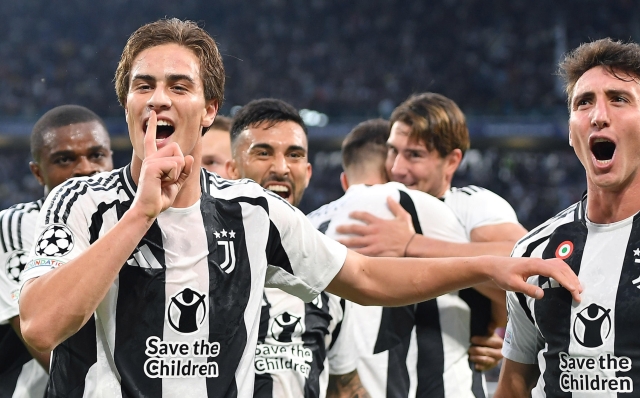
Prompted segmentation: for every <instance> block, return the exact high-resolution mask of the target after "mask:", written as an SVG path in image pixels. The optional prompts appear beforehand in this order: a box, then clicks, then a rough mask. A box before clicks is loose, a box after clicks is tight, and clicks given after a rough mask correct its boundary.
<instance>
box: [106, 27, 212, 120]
mask: <svg viewBox="0 0 640 398" xmlns="http://www.w3.org/2000/svg"><path fill="white" fill-rule="evenodd" d="M172 43H175V44H179V45H181V46H184V47H186V48H188V49H189V50H191V51H193V53H194V54H195V55H196V56H197V57H198V59H199V60H200V77H201V79H202V84H203V86H204V98H205V99H206V100H207V101H208V100H212V99H215V100H217V101H218V105H222V101H223V99H224V80H225V76H224V66H223V65H222V57H221V56H220V52H219V51H218V46H216V42H215V40H213V38H211V36H210V35H209V34H208V33H207V32H206V31H205V30H204V29H202V28H200V27H199V26H198V25H197V24H196V23H195V22H192V21H182V20H179V19H177V18H171V19H160V20H158V21H156V22H151V23H148V24H146V25H143V26H141V27H140V28H138V30H136V31H135V32H133V34H132V35H131V36H130V37H129V40H127V44H126V45H125V46H124V50H122V56H121V57H120V62H119V63H118V68H117V69H116V75H115V78H114V80H115V86H116V94H117V95H118V101H119V102H120V105H122V106H123V107H124V106H125V104H126V100H127V93H128V92H129V83H130V82H129V80H130V79H131V76H130V75H131V65H132V64H133V60H134V59H135V58H136V57H137V56H138V54H140V53H141V52H142V51H144V50H146V49H148V48H151V47H156V46H159V45H162V44H172ZM204 130H205V131H206V130H207V127H205V128H204Z"/></svg>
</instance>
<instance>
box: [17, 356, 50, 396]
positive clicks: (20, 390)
mask: <svg viewBox="0 0 640 398" xmlns="http://www.w3.org/2000/svg"><path fill="white" fill-rule="evenodd" d="M48 378H49V377H48V376H47V372H45V371H44V369H43V368H42V366H40V364H39V363H38V362H37V361H36V360H35V359H32V360H30V361H29V362H27V363H25V364H24V365H22V371H21V372H20V375H19V376H18V380H17V382H16V389H15V390H14V391H13V395H11V398H41V397H43V396H44V392H45V390H46V388H47V379H48Z"/></svg>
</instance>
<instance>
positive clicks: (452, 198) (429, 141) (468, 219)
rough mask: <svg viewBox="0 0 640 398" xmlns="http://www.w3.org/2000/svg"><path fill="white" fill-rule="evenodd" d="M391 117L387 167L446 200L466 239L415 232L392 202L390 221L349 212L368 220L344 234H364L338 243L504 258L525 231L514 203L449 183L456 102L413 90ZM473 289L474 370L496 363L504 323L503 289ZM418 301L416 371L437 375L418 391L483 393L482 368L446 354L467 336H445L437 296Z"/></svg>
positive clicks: (369, 250) (461, 128) (467, 293)
mask: <svg viewBox="0 0 640 398" xmlns="http://www.w3.org/2000/svg"><path fill="white" fill-rule="evenodd" d="M390 123H391V133H390V136H389V140H388V141H387V146H388V152H387V160H386V168H387V171H388V173H389V176H390V177H391V180H392V181H397V182H401V183H403V184H404V185H406V186H407V187H409V188H412V189H417V190H420V191H423V192H425V193H428V194H431V195H432V196H435V197H436V198H440V199H441V200H442V201H444V203H445V204H446V205H447V206H449V208H451V210H453V212H454V214H456V216H457V217H458V219H459V220H460V222H461V223H462V225H463V227H464V228H465V231H466V235H467V242H466V243H460V242H452V241H449V242H446V241H443V240H441V239H437V238H433V237H429V236H425V235H420V234H418V235H415V230H414V228H412V227H411V224H410V220H411V218H410V216H409V215H408V214H407V212H406V211H404V210H403V209H402V208H401V207H400V206H399V205H398V204H397V203H395V202H392V203H390V206H391V208H392V211H394V214H396V215H397V218H395V219H394V220H383V219H381V218H379V217H375V216H374V215H372V214H369V213H367V212H355V213H354V214H352V216H353V217H355V218H357V219H359V220H362V221H364V222H365V223H367V224H368V225H351V226H349V225H346V226H341V227H340V228H339V229H338V231H339V232H341V233H344V234H362V235H363V236H355V237H351V238H345V239H341V240H340V241H341V242H342V243H344V244H346V245H347V246H349V247H356V248H358V249H357V250H358V251H359V252H361V253H364V254H368V255H394V256H403V255H406V256H416V257H440V256H456V255H459V256H477V255H484V254H494V255H502V256H508V255H509V253H510V251H511V248H512V247H513V245H514V244H515V242H516V241H517V240H518V239H519V238H521V237H522V236H523V235H524V234H525V233H526V231H525V229H524V228H523V227H522V226H521V225H520V224H519V223H518V220H517V218H516V215H515V212H514V211H513V208H512V207H511V206H510V205H509V204H508V203H507V202H506V201H505V200H504V199H502V198H501V197H499V196H498V195H496V194H494V193H493V192H491V191H489V190H486V189H483V188H480V187H476V186H469V187H465V188H459V189H458V188H451V180H452V178H453V173H454V172H455V171H456V169H457V168H458V166H459V164H460V161H461V160H462V157H463V155H464V152H465V151H466V150H467V149H468V148H469V131H468V128H467V125H466V121H465V117H464V114H463V113H462V111H461V110H460V108H458V106H457V105H456V104H455V102H453V101H452V100H450V99H449V98H446V97H445V96H443V95H440V94H435V93H423V94H418V95H413V96H411V97H410V98H409V99H407V100H406V101H405V102H403V103H402V104H400V105H399V106H398V107H397V108H396V109H395V110H394V112H393V113H392V115H391V120H390ZM407 221H409V222H407ZM476 289H477V291H475V290H464V291H462V292H460V296H461V297H462V298H464V299H465V301H467V302H468V304H469V308H468V309H467V311H471V322H472V327H471V336H473V337H472V338H471V342H472V344H473V345H472V346H471V348H470V349H469V359H470V360H471V361H472V362H476V365H475V368H476V369H486V368H489V367H492V366H495V365H497V363H498V361H499V360H500V359H501V357H502V355H501V353H500V349H501V347H502V338H500V337H499V336H498V335H497V334H495V333H494V329H495V327H496V326H500V325H504V323H506V309H505V298H504V292H501V291H499V290H497V289H494V288H492V287H491V286H487V285H484V286H476ZM478 292H480V293H482V295H481V294H480V293H478ZM483 295H484V296H483ZM419 307H420V308H419V311H418V314H419V315H418V316H419V317H420V318H424V319H425V320H429V323H428V326H427V327H423V328H421V329H420V330H417V333H418V342H421V341H424V342H428V344H427V343H423V344H420V343H419V347H420V349H419V355H420V359H419V363H420V365H419V366H421V367H422V369H425V370H423V371H421V372H420V374H422V375H426V374H428V375H432V374H434V373H436V372H437V373H439V374H441V375H442V377H438V378H434V377H429V378H428V379H427V378H419V379H418V390H417V394H418V396H420V394H422V393H427V394H428V395H429V396H433V397H449V396H455V397H458V396H462V395H460V394H453V395H451V394H450V393H449V391H452V388H453V386H456V387H458V386H460V385H461V384H464V385H470V386H472V387H471V388H470V389H469V391H468V392H467V396H475V397H484V396H485V394H486V392H485V391H484V380H483V375H482V374H481V373H479V372H475V373H472V374H469V373H466V374H462V375H461V374H460V373H459V372H458V371H456V368H455V367H452V366H451V365H452V363H451V362H450V361H448V360H447V359H446V357H445V356H446V353H447V352H448V350H449V349H450V348H449V347H450V346H451V345H453V346H456V347H466V346H468V341H469V338H470V336H467V337H466V338H465V339H449V338H447V334H449V333H453V334H454V335H455V336H458V337H460V336H461V334H460V332H458V331H453V330H451V329H450V328H452V327H453V328H455V327H458V326H457V325H456V324H455V323H454V322H452V321H451V320H448V319H449V318H450V313H449V312H447V311H446V309H445V308H440V305H439V304H438V303H437V302H430V303H424V304H420V305H419ZM435 319H438V321H434V320H435ZM416 322H420V321H419V320H416ZM425 322H426V321H425ZM425 377H426V376H425ZM470 377H473V381H471V379H470ZM380 378H382V375H381V376H380ZM461 380H464V383H461ZM365 387H367V385H366V383H365ZM472 393H473V394H472ZM390 396H392V395H390Z"/></svg>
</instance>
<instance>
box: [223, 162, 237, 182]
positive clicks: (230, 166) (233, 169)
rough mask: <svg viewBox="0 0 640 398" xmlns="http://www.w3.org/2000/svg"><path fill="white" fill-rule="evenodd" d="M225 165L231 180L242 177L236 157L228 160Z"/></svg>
mask: <svg viewBox="0 0 640 398" xmlns="http://www.w3.org/2000/svg"><path fill="white" fill-rule="evenodd" d="M224 166H225V168H226V169H227V175H228V176H229V179H230V180H237V179H239V178H240V171H239V170H238V166H237V163H236V160H235V159H231V160H228V161H227V162H226V163H225V165H224Z"/></svg>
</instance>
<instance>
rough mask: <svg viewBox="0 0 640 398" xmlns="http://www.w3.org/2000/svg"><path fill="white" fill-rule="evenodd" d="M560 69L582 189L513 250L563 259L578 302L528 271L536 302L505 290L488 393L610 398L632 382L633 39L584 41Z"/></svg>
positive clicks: (639, 163)
mask: <svg viewBox="0 0 640 398" xmlns="http://www.w3.org/2000/svg"><path fill="white" fill-rule="evenodd" d="M560 69H561V73H562V75H563V77H564V79H565V84H566V92H567V95H568V104H569V112H570V115H569V144H570V145H571V146H573V149H574V150H575V152H576V155H577V156H578V158H579V159H580V162H581V163H582V165H583V166H584V168H585V170H586V175H587V193H586V195H585V196H584V197H583V198H582V200H581V201H580V202H578V203H576V204H574V205H573V206H570V207H569V208H567V209H566V210H564V211H562V212H561V213H559V214H558V215H556V216H555V217H553V218H552V219H550V220H548V221H547V222H546V223H544V224H542V225H541V226H539V227H537V228H535V229H534V230H533V232H532V233H530V234H529V235H527V236H526V237H525V238H524V239H522V240H521V241H520V242H519V243H518V245H517V246H516V248H515V249H514V251H513V255H514V256H516V257H541V258H554V257H557V258H561V259H563V260H564V261H566V262H567V263H568V264H569V265H570V266H571V268H572V269H573V270H574V271H575V272H576V274H578V277H579V278H580V281H581V282H582V283H583V285H584V286H585V292H584V293H585V294H584V296H583V301H582V302H580V303H576V302H575V301H573V300H572V299H571V297H569V296H566V295H565V294H564V292H563V291H562V290H563V289H558V288H557V287H558V285H557V283H556V281H554V280H553V279H549V278H546V277H542V276H540V277H537V276H536V277H532V278H531V279H530V280H529V281H530V282H531V283H534V284H536V285H538V286H540V287H542V288H543V289H544V290H545V299H544V300H543V301H541V302H533V301H530V300H527V298H526V297H524V296H522V295H519V294H516V293H509V294H508V295H507V298H508V306H509V323H508V325H507V330H506V334H505V340H504V342H505V344H504V348H503V353H504V356H505V362H504V365H503V367H502V372H501V375H500V381H499V385H498V390H497V392H496V397H516V396H517V397H525V396H533V397H566V396H587V395H591V396H593V395H597V396H600V397H603V396H607V397H615V396H622V395H624V394H618V393H630V392H636V393H637V391H638V388H640V368H639V367H640V354H639V353H638V350H637V345H638V344H637V343H638V339H637V335H636V331H637V329H638V328H637V327H636V324H637V323H638V322H637V320H638V315H637V308H638V304H639V300H638V298H639V296H638V293H639V291H638V282H639V281H640V278H639V277H640V268H639V267H638V263H640V234H639V232H638V231H639V230H638V220H637V218H638V217H637V213H638V210H640V202H639V201H638V192H639V190H640V173H639V171H640V157H638V148H640V140H639V137H640V134H639V131H638V128H639V127H640V85H639V80H638V79H640V46H639V45H638V44H636V43H626V44H624V43H621V42H614V41H611V40H610V39H602V40H597V41H594V42H591V43H586V44H583V45H581V46H580V47H578V48H576V49H574V50H573V51H572V52H571V53H569V54H568V55H567V56H566V57H565V59H564V60H563V61H562V63H561V64H560ZM532 389H533V391H532Z"/></svg>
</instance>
